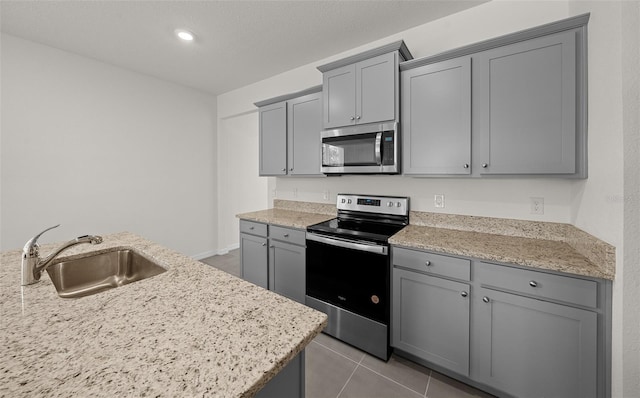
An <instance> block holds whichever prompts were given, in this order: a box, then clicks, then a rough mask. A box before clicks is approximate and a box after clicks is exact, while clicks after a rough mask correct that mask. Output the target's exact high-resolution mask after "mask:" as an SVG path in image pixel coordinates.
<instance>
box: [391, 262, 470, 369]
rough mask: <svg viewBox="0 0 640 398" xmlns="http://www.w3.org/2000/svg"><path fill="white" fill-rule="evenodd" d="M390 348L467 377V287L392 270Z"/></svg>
mask: <svg viewBox="0 0 640 398" xmlns="http://www.w3.org/2000/svg"><path fill="white" fill-rule="evenodd" d="M392 325H393V326H392V327H393V330H392V336H391V339H392V343H391V344H392V345H393V346H394V347H396V348H399V349H401V350H404V351H406V352H408V353H411V354H413V355H416V356H418V357H420V358H422V359H425V360H427V361H430V362H433V363H435V364H438V365H440V366H443V367H445V368H447V369H450V370H452V371H455V372H457V373H460V374H462V375H465V376H467V375H468V374H469V285H467V284H464V283H459V282H453V281H450V280H446V279H442V278H437V277H432V276H427V275H423V274H419V273H417V272H410V271H406V270H403V269H399V268H394V269H393V321H392Z"/></svg>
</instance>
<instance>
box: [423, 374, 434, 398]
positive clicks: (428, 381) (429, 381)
mask: <svg viewBox="0 0 640 398" xmlns="http://www.w3.org/2000/svg"><path fill="white" fill-rule="evenodd" d="M432 374H433V371H432V370H429V378H428V379H427V387H426V388H425V389H424V398H427V391H429V385H430V384H431V375H432Z"/></svg>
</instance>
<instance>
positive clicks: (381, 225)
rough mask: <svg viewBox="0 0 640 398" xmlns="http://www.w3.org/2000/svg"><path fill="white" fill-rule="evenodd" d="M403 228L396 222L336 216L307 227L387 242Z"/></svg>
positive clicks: (333, 233) (312, 229)
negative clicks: (346, 218)
mask: <svg viewBox="0 0 640 398" xmlns="http://www.w3.org/2000/svg"><path fill="white" fill-rule="evenodd" d="M402 228H404V225H400V224H395V223H387V222H375V221H364V220H344V219H339V218H334V219H332V220H329V221H325V222H322V223H319V224H315V225H311V226H309V227H308V228H307V231H309V232H319V233H324V234H327V235H332V236H342V237H345V238H351V239H363V240H371V241H375V242H382V243H386V242H387V241H388V240H389V238H390V237H391V236H392V235H394V234H395V233H396V232H398V231H400V230H401V229H402Z"/></svg>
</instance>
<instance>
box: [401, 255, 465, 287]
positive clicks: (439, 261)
mask: <svg viewBox="0 0 640 398" xmlns="http://www.w3.org/2000/svg"><path fill="white" fill-rule="evenodd" d="M393 265H394V266H397V267H405V268H410V269H413V270H416V271H422V272H428V273H430V274H434V275H441V276H446V277H449V278H456V279H462V280H465V281H468V280H470V275H471V261H469V260H465V259H463V258H457V257H449V256H443V255H440V254H433V253H426V252H422V251H418V250H409V249H401V248H397V247H394V248H393Z"/></svg>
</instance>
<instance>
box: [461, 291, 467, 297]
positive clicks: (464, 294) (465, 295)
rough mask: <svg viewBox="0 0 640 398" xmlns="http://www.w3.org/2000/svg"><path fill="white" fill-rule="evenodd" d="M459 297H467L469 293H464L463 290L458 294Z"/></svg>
mask: <svg viewBox="0 0 640 398" xmlns="http://www.w3.org/2000/svg"><path fill="white" fill-rule="evenodd" d="M460 295H461V296H462V297H467V296H468V295H469V293H467V292H465V291H464V290H463V291H461V292H460Z"/></svg>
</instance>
